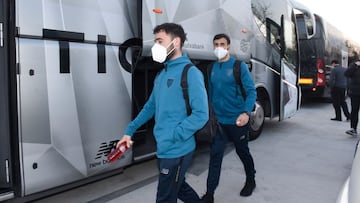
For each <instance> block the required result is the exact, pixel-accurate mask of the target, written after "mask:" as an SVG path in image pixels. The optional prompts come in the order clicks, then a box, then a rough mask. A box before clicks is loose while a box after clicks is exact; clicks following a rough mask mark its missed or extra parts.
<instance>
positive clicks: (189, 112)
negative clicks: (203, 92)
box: [180, 63, 193, 115]
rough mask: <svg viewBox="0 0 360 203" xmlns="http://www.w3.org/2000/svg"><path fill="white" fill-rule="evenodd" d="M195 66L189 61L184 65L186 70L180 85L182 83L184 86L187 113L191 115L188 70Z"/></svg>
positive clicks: (182, 86)
mask: <svg viewBox="0 0 360 203" xmlns="http://www.w3.org/2000/svg"><path fill="white" fill-rule="evenodd" d="M191 66H193V64H192V63H188V64H186V66H185V67H184V70H183V72H182V74H181V82H180V85H181V88H182V91H183V96H184V99H185V105H186V113H187V115H190V114H191V108H190V102H189V92H188V89H189V88H188V87H189V86H188V82H187V72H188V70H189V68H190V67H191Z"/></svg>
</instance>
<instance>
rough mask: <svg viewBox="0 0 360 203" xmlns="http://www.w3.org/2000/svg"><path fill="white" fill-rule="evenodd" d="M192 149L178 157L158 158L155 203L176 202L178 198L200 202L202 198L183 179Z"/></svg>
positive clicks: (187, 202)
mask: <svg viewBox="0 0 360 203" xmlns="http://www.w3.org/2000/svg"><path fill="white" fill-rule="evenodd" d="M193 154H194V151H192V152H190V153H188V154H186V155H185V156H182V157H179V158H171V159H163V158H159V159H158V167H159V171H160V174H159V183H158V189H157V195H156V202H157V203H176V202H177V199H178V198H179V199H180V200H182V201H183V202H185V203H200V202H202V200H201V199H200V198H199V196H198V194H197V193H196V192H195V191H194V189H193V188H192V187H191V186H190V185H189V184H188V183H186V181H185V173H186V171H187V169H188V168H189V165H190V163H191V160H192V156H193Z"/></svg>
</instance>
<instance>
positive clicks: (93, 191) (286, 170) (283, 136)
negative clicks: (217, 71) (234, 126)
mask: <svg viewBox="0 0 360 203" xmlns="http://www.w3.org/2000/svg"><path fill="white" fill-rule="evenodd" d="M333 116H334V110H333V108H332V106H331V104H329V103H311V102H310V103H304V104H303V105H302V108H301V110H300V111H299V112H298V113H297V114H296V116H294V117H293V118H290V119H287V120H285V121H282V122H277V121H275V120H267V121H266V126H265V129H264V131H263V134H262V135H261V136H260V137H259V138H258V139H257V140H255V141H252V142H250V149H251V152H252V154H253V156H254V160H255V167H256V170H257V173H256V181H257V188H256V189H255V191H254V193H253V195H252V196H250V197H246V198H245V197H240V196H239V191H240V189H241V188H242V186H243V184H244V179H245V176H244V172H243V167H242V165H241V162H240V160H239V158H238V157H237V156H236V154H235V152H234V150H233V148H232V146H231V145H229V146H228V148H227V154H226V156H225V158H224V162H223V169H222V176H221V180H220V186H219V187H218V189H217V191H216V194H215V202H224V203H227V202H231V203H232V202H242V203H304V202H307V203H331V202H335V201H336V197H337V193H338V192H339V190H340V188H341V186H342V184H343V183H344V181H345V179H346V177H347V176H348V174H349V173H350V169H351V163H352V158H353V154H354V149H355V144H356V141H357V138H352V137H350V136H347V135H346V134H345V133H344V132H345V130H347V129H348V128H349V122H345V121H343V122H336V121H330V118H331V117H333ZM207 164H208V149H207V148H206V147H205V148H204V147H203V148H201V149H199V150H198V153H197V154H196V157H195V159H194V161H193V165H192V167H191V169H190V170H189V173H188V174H187V180H188V182H189V183H190V184H191V185H192V186H193V187H194V188H195V189H196V191H198V193H199V195H202V194H203V193H204V192H205V184H206V176H207ZM156 178H157V170H156V161H155V160H152V161H148V162H145V163H142V164H139V165H135V166H132V167H129V168H127V169H126V170H125V172H124V173H123V174H119V175H116V176H113V177H111V178H107V179H105V180H102V181H99V182H96V183H93V184H89V185H86V186H83V187H79V188H76V189H73V190H71V191H68V192H64V193H61V194H58V195H55V196H52V197H49V198H45V199H43V200H39V201H36V203H57V202H67V203H72V202H74V203H75V202H76V203H81V202H91V203H102V202H107V203H118V202H134V203H143V202H155V194H156V186H157V182H156V181H157V179H156ZM179 202H180V201H179Z"/></svg>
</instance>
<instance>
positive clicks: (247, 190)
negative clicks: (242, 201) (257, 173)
mask: <svg viewBox="0 0 360 203" xmlns="http://www.w3.org/2000/svg"><path fill="white" fill-rule="evenodd" d="M255 187H256V183H255V180H247V181H246V182H245V185H244V187H243V189H242V190H241V191H240V196H243V197H247V196H250V195H251V194H252V192H253V191H254V189H255Z"/></svg>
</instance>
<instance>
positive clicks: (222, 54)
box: [214, 47, 228, 60]
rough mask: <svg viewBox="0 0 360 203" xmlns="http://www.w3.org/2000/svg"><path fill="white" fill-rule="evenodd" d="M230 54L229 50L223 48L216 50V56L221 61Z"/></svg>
mask: <svg viewBox="0 0 360 203" xmlns="http://www.w3.org/2000/svg"><path fill="white" fill-rule="evenodd" d="M227 53H228V50H226V49H224V48H222V47H216V49H215V50H214V54H215V56H216V57H217V58H218V59H219V60H220V59H223V58H224V57H225V56H226V55H227Z"/></svg>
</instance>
